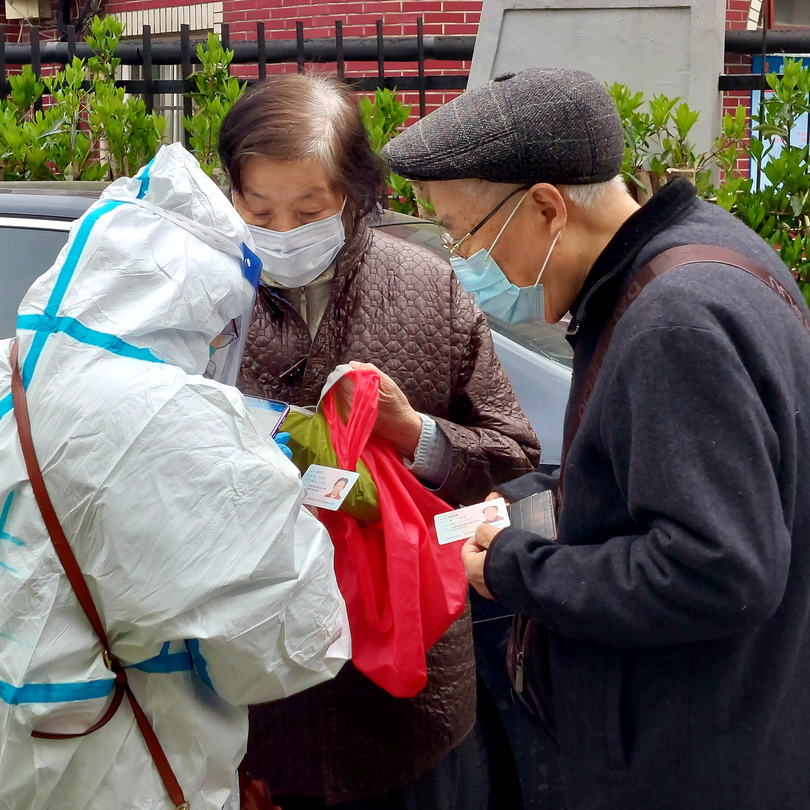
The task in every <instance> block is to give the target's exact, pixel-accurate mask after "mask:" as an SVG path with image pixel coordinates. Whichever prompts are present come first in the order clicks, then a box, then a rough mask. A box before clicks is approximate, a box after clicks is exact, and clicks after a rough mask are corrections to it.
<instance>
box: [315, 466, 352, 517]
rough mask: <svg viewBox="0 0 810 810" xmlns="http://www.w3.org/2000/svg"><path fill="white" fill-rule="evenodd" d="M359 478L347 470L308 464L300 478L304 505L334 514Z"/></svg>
mask: <svg viewBox="0 0 810 810" xmlns="http://www.w3.org/2000/svg"><path fill="white" fill-rule="evenodd" d="M359 477H360V473H356V472H350V471H349V470H341V469H338V468H337V467H323V466H322V465H320V464H310V466H309V467H307V471H306V472H305V473H304V474H303V475H302V476H301V483H302V484H303V485H304V489H305V490H306V496H305V497H304V503H305V504H306V505H307V506H317V507H318V508H319V509H328V510H329V511H330V512H336V511H337V510H338V509H340V505H341V504H342V503H343V501H344V500H346V496H347V495H348V494H349V490H350V489H351V488H352V487H353V486H354V485H355V484H356V483H357V479H358V478H359Z"/></svg>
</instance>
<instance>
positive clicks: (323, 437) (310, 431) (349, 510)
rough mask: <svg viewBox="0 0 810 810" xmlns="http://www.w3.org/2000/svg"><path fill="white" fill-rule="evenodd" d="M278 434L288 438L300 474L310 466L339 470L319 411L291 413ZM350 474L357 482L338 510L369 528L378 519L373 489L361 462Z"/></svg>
mask: <svg viewBox="0 0 810 810" xmlns="http://www.w3.org/2000/svg"><path fill="white" fill-rule="evenodd" d="M281 430H284V431H286V432H287V433H289V434H290V441H289V444H288V445H287V446H288V447H289V448H290V450H291V451H292V455H293V464H295V466H296V467H298V469H299V470H300V471H301V473H302V474H303V473H304V472H306V470H307V468H308V467H309V466H310V465H311V464H320V465H321V466H322V467H335V468H337V467H339V466H340V465H339V464H338V460H337V455H336V454H335V450H334V448H333V447H332V439H331V438H330V435H329V425H328V424H327V422H326V418H325V417H324V415H323V413H321V411H320V409H319V410H318V411H317V412H315V413H312V412H311V411H304V410H301V409H296V410H292V409H291V410H290V412H289V414H287V418H286V419H285V420H284V424H283V425H282V426H281ZM350 472H358V473H360V478H358V479H357V483H356V484H355V485H354V486H353V487H352V488H351V490H350V491H349V494H348V495H347V496H346V500H344V501H343V503H342V504H341V506H340V510H341V511H342V512H345V513H346V514H347V515H351V516H352V517H353V518H354V519H355V520H356V521H357V522H358V523H359V524H360V525H361V526H369V525H371V524H372V523H376V522H377V521H378V520H379V519H380V502H379V498H378V496H377V487H376V486H375V484H374V481H373V480H372V478H371V473H370V472H369V471H368V467H366V465H365V464H363V462H362V461H361V460H358V462H357V469H356V470H350Z"/></svg>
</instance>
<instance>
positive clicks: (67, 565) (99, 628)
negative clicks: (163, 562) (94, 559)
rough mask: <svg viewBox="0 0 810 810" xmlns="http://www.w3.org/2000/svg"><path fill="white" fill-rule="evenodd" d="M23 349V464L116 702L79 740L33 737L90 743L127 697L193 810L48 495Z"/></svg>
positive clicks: (15, 367) (14, 364)
mask: <svg viewBox="0 0 810 810" xmlns="http://www.w3.org/2000/svg"><path fill="white" fill-rule="evenodd" d="M18 354H19V344H18V341H17V340H15V341H14V342H13V344H12V346H11V357H10V360H11V396H12V401H13V403H14V416H15V418H16V420H17V431H18V433H19V436H20V445H21V446H22V452H23V459H24V460H25V467H26V470H27V471H28V478H29V480H30V482H31V488H32V489H33V491H34V497H35V498H36V501H37V506H39V511H40V513H41V514H42V519H43V521H44V522H45V527H46V528H47V530H48V534H49V535H50V537H51V542H52V543H53V547H54V550H55V551H56V556H57V557H59V562H61V563H62V567H63V568H64V569H65V574H67V578H68V580H69V582H70V584H71V587H72V588H73V591H74V593H75V594H76V597H77V598H78V600H79V604H80V605H81V607H82V610H83V611H84V612H85V614H86V615H87V618H88V620H89V621H90V624H91V625H92V626H93V630H95V632H96V635H97V636H98V638H99V641H100V642H101V648H102V655H103V657H104V664H105V666H106V667H107V668H108V669H109V670H111V671H112V672H114V673H115V686H114V692H113V697H112V700H111V701H110V704H109V705H108V706H107V709H106V710H105V712H104V714H103V715H102V716H101V718H100V719H99V720H98V721H97V722H96V723H94V724H93V725H92V726H90V728H88V729H86V730H85V731H82V732H79V733H76V734H56V733H51V732H44V731H32V732H31V736H32V737H38V738H40V739H45V740H65V739H71V738H74V737H84V736H86V735H88V734H92V733H93V732H94V731H96V730H97V729H99V728H101V727H102V726H104V725H106V724H107V723H108V722H109V721H110V720H111V719H112V718H113V716H114V715H115V713H116V712H117V711H118V708H119V706H120V705H121V701H122V700H123V697H124V695H125V694H126V696H127V699H128V700H129V703H130V706H132V712H133V714H134V715H135V721H136V722H137V723H138V728H139V729H140V730H141V734H143V738H144V741H145V742H146V747H147V748H148V749H149V753H150V754H151V755H152V759H153V760H154V762H155V765H156V766H157V769H158V773H159V774H160V778H161V779H162V780H163V784H164V785H165V786H166V790H167V792H168V794H169V797H170V798H171V800H172V801H173V802H174V804H175V806H176V808H177V810H188V808H189V805H188V802H187V801H186V800H185V797H184V796H183V791H182V790H181V788H180V785H179V783H178V782H177V779H176V777H175V775H174V771H172V768H171V765H170V764H169V760H168V759H167V758H166V754H165V753H164V751H163V748H162V747H161V745H160V742H159V741H158V738H157V736H156V735H155V732H154V730H153V729H152V726H151V725H150V723H149V720H148V718H147V717H146V715H145V714H144V712H143V709H141V706H140V704H139V703H138V701H137V699H136V698H135V695H134V694H133V693H132V689H131V688H130V685H129V682H128V680H127V671H126V669H125V668H124V666H123V665H122V664H121V662H120V661H119V660H118V658H116V656H115V655H114V654H113V652H112V650H110V642H109V641H108V640H107V633H106V631H105V630H104V625H103V624H102V622H101V617H100V616H99V614H98V610H96V605H95V603H94V602H93V597H92V596H91V595H90V590H89V589H88V587H87V582H86V580H85V578H84V574H82V571H81V568H80V567H79V563H78V562H77V561H76V557H75V556H74V554H73V550H72V549H71V547H70V544H69V543H68V540H67V537H65V533H64V531H62V525H61V524H60V523H59V518H58V517H57V516H56V510H55V509H54V508H53V504H52V503H51V499H50V496H49V495H48V490H47V488H46V486H45V480H44V479H43V477H42V470H41V469H40V467H39V462H38V461H37V455H36V451H35V450H34V442H33V439H32V438H31V421H30V419H29V416H28V401H27V398H26V395H25V387H24V386H23V382H22V377H21V376H20V368H19V363H18Z"/></svg>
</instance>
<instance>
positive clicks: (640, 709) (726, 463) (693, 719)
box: [485, 182, 810, 810]
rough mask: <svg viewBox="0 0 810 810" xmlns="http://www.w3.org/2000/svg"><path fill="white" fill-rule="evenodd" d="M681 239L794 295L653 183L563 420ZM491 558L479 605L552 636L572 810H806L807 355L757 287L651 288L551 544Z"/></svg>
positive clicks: (591, 412) (726, 270)
mask: <svg viewBox="0 0 810 810" xmlns="http://www.w3.org/2000/svg"><path fill="white" fill-rule="evenodd" d="M692 243H698V244H711V245H721V246H724V247H728V248H731V249H733V250H736V251H737V252H739V253H743V254H745V255H747V256H749V257H751V258H753V259H754V260H756V261H757V262H758V263H760V264H762V265H764V266H765V267H766V268H767V269H768V270H769V271H770V272H771V273H772V274H773V275H774V276H775V277H776V278H778V279H779V280H780V281H781V282H782V284H784V285H785V286H786V287H787V288H788V289H791V290H794V289H795V290H796V294H797V297H798V298H801V296H800V294H799V293H798V290H797V289H796V286H795V282H793V280H792V278H791V276H790V273H789V272H788V270H787V269H786V268H785V266H784V265H783V264H782V262H781V261H780V259H779V258H778V256H777V255H776V254H775V253H774V252H773V251H772V250H771V248H770V247H769V246H768V245H766V244H765V243H764V242H763V241H762V240H761V239H760V238H759V237H758V236H757V235H755V234H754V233H753V232H752V231H750V230H749V229H748V228H747V227H746V226H744V225H743V224H742V223H740V222H739V221H737V220H736V219H734V218H733V217H731V216H730V215H729V214H727V213H726V212H725V211H723V210H721V209H720V208H718V207H716V206H712V205H709V204H707V203H704V202H700V201H697V200H696V199H695V196H694V192H693V190H692V189H691V188H689V187H687V186H686V185H685V184H682V183H680V182H677V183H673V184H671V185H669V186H666V187H665V188H664V190H663V191H662V192H660V193H659V194H658V195H656V196H655V197H654V198H653V200H652V201H650V202H649V203H648V204H647V205H646V206H644V207H643V208H642V209H641V210H640V211H639V212H638V213H637V214H635V215H634V216H633V217H632V218H631V219H630V220H628V222H627V223H625V225H624V226H623V227H622V228H621V230H620V231H619V232H618V233H617V234H616V236H615V238H614V239H613V240H612V241H611V243H610V244H609V245H608V246H607V248H606V249H605V251H604V252H603V253H602V255H601V256H600V258H599V259H598V261H597V263H596V265H595V266H594V268H593V269H592V271H591V272H590V274H589V276H588V279H587V280H586V284H585V287H584V289H583V291H582V293H581V295H580V297H579V299H578V300H577V302H576V303H575V306H574V307H573V308H572V312H573V313H574V318H573V321H572V328H571V330H570V331H571V332H574V333H575V334H574V335H573V336H572V338H571V340H572V343H573V346H574V375H573V386H572V398H571V401H572V402H574V401H577V399H578V391H579V389H580V386H582V384H583V380H584V378H585V376H586V371H587V368H588V365H589V363H590V359H591V356H592V353H593V350H594V347H595V344H596V341H597V339H598V337H599V334H600V333H601V331H602V329H603V327H604V325H605V322H606V320H607V318H609V316H610V314H611V312H612V310H613V305H614V303H615V301H616V299H617V296H618V294H619V292H620V291H621V289H622V288H623V286H624V285H625V284H626V283H627V282H628V279H630V278H631V277H632V275H633V273H634V272H636V271H637V270H638V269H639V268H640V267H642V266H643V265H644V264H646V263H647V262H648V261H649V260H650V259H651V258H652V257H653V256H655V255H657V254H658V253H660V252H661V251H663V250H665V249H667V248H669V247H673V246H675V245H680V244H692ZM802 306H803V307H804V305H803V304H802ZM805 309H806V307H805ZM569 419H570V407H569V414H568V415H567V416H566V421H568V420H569ZM547 482H548V477H544V476H541V475H540V474H529V475H527V476H524V477H523V478H520V479H517V481H515V482H512V483H511V484H507V485H501V486H499V487H498V489H499V491H500V492H501V493H503V494H504V495H505V496H506V497H507V498H509V499H510V500H512V501H514V500H518V499H519V498H521V497H525V496H526V495H528V494H530V493H531V492H533V491H536V490H537V489H538V488H543V487H544V486H545V485H546V484H547ZM487 556H488V559H487V564H486V570H485V575H486V582H487V585H488V587H489V589H490V591H491V592H492V593H493V594H494V595H495V596H496V598H497V599H498V600H500V601H501V602H502V603H503V604H504V605H506V606H508V607H509V608H511V609H513V610H516V611H520V612H522V613H525V614H527V615H529V616H532V617H534V618H536V619H538V620H540V621H541V622H542V623H543V624H544V625H545V626H546V627H547V628H548V629H549V631H550V633H551V650H550V658H551V662H550V663H551V674H552V688H553V697H554V709H555V712H556V719H557V724H558V735H559V742H560V746H561V750H562V754H563V757H562V759H563V767H564V771H565V782H566V792H567V799H568V810H635V809H636V808H637V809H638V810H808V808H810V337H808V335H807V333H806V332H805V331H804V329H803V327H802V325H801V323H800V321H799V319H798V318H797V317H796V316H795V314H794V313H793V312H791V310H790V308H789V307H788V306H787V305H786V304H785V303H784V302H783V301H782V300H781V299H780V298H779V296H778V295H776V294H775V293H774V292H773V291H772V290H770V289H769V288H768V287H767V286H766V285H765V284H763V283H762V282H761V281H759V280H758V279H756V278H754V277H752V276H750V275H749V274H747V273H745V272H744V271H742V270H740V269H738V268H733V267H730V266H728V265H719V264H699V265H690V266H685V267H680V268H677V269H675V270H671V271H669V272H667V273H665V274H663V275H662V276H660V277H658V278H657V279H655V280H654V281H652V282H651V283H650V284H649V285H648V286H647V287H646V288H645V289H644V291H643V292H642V293H641V295H640V296H639V297H638V299H637V300H636V301H635V302H634V303H633V304H632V305H631V306H630V308H629V309H628V310H627V312H626V314H625V315H624V317H623V319H622V320H621V322H620V323H619V325H618V327H617V329H616V331H615V333H614V335H613V339H612V342H611V345H610V349H609V351H608V354H607V356H606V358H605V362H604V365H603V367H602V369H601V371H600V373H599V377H598V380H597V383H596V387H595V390H594V393H593V396H592V397H591V399H590V401H589V403H588V405H587V408H586V411H585V414H584V417H583V421H582V424H581V427H580V429H579V432H578V433H577V435H576V437H575V439H574V441H573V443H572V444H571V447H570V451H569V455H568V462H567V467H566V472H565V492H564V501H563V506H562V510H561V513H560V516H559V542H558V543H551V542H549V541H548V540H545V539H543V538H540V537H537V536H536V535H532V534H529V533H527V532H523V531H519V530H516V529H506V530H504V531H503V532H501V533H500V534H499V535H498V537H497V538H496V540H495V541H494V543H493V545H492V547H491V550H490V552H489V554H488V555H487Z"/></svg>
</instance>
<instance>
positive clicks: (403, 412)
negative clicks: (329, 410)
mask: <svg viewBox="0 0 810 810" xmlns="http://www.w3.org/2000/svg"><path fill="white" fill-rule="evenodd" d="M349 365H350V366H351V367H352V368H354V369H360V370H368V371H375V372H376V373H377V374H379V375H380V400H379V404H378V406H377V421H376V422H375V423H374V435H375V436H382V438H384V439H388V440H389V441H392V442H393V443H394V444H395V445H396V448H397V452H399V454H400V455H402V456H405V458H408V459H411V460H413V454H414V453H415V452H416V445H417V444H419V437H420V436H421V435H422V418H421V417H420V416H419V414H418V413H417V412H416V411H415V410H414V409H413V408H412V407H411V405H410V403H409V402H408V398H407V397H406V396H405V394H403V393H402V391H401V390H400V388H399V386H398V385H397V384H396V383H395V382H394V381H393V380H392V379H391V378H390V377H389V376H388V375H387V374H385V373H384V372H382V371H380V370H379V369H378V368H377V367H376V366H375V365H372V364H371V363H358V362H357V361H355V360H352V362H351V363H350V364H349ZM335 394H336V395H337V398H338V404H339V406H340V410H341V413H343V414H348V413H350V412H351V407H352V399H353V398H354V382H352V380H350V379H347V378H346V377H343V378H342V379H341V380H340V382H338V384H337V385H336V386H335Z"/></svg>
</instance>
